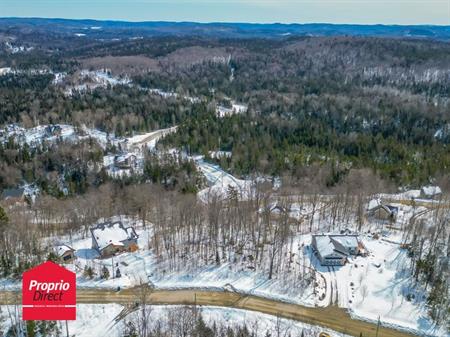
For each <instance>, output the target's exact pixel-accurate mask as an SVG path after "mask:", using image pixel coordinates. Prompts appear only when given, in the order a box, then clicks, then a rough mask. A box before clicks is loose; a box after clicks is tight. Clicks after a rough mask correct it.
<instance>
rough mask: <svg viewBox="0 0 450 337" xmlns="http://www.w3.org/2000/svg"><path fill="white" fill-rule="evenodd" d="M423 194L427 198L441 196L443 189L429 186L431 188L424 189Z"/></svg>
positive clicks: (425, 187)
mask: <svg viewBox="0 0 450 337" xmlns="http://www.w3.org/2000/svg"><path fill="white" fill-rule="evenodd" d="M422 192H423V194H425V195H426V196H430V197H432V196H435V195H438V194H441V193H442V190H441V188H440V187H439V186H431V185H429V186H424V187H422Z"/></svg>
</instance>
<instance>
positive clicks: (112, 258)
mask: <svg viewBox="0 0 450 337" xmlns="http://www.w3.org/2000/svg"><path fill="white" fill-rule="evenodd" d="M111 264H112V266H111V267H112V277H113V278H114V254H113V256H111Z"/></svg>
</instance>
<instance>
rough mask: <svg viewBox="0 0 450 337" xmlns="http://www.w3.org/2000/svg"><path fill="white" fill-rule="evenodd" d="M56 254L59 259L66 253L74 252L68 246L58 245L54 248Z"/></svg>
mask: <svg viewBox="0 0 450 337" xmlns="http://www.w3.org/2000/svg"><path fill="white" fill-rule="evenodd" d="M55 250H56V254H57V255H58V256H59V257H61V256H63V255H64V254H65V253H66V252H71V251H72V252H73V251H75V249H73V248H72V247H70V246H68V245H60V246H57V247H56V249H55Z"/></svg>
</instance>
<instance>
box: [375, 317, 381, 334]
mask: <svg viewBox="0 0 450 337" xmlns="http://www.w3.org/2000/svg"><path fill="white" fill-rule="evenodd" d="M379 329H380V316H379V315H378V323H377V333H376V335H375V337H378V331H379Z"/></svg>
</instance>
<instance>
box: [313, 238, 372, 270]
mask: <svg viewBox="0 0 450 337" xmlns="http://www.w3.org/2000/svg"><path fill="white" fill-rule="evenodd" d="M312 247H313V249H314V251H315V252H316V254H317V258H318V259H319V261H320V264H321V265H323V266H343V265H344V264H345V263H346V262H347V257H348V256H351V255H354V256H356V255H365V254H366V250H365V247H364V245H363V244H362V242H361V241H360V240H359V237H358V236H357V235H340V234H336V235H313V237H312Z"/></svg>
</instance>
